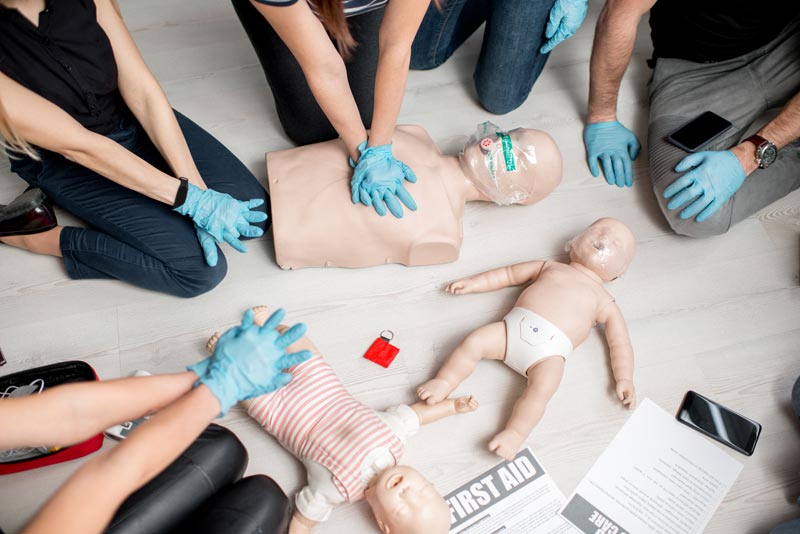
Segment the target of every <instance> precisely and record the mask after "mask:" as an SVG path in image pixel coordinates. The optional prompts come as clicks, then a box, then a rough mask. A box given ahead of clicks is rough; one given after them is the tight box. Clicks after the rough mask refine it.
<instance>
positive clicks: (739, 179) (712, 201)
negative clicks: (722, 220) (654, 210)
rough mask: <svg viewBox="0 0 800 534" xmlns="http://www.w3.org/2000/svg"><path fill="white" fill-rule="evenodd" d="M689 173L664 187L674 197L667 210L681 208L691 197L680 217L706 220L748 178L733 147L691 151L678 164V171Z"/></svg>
mask: <svg viewBox="0 0 800 534" xmlns="http://www.w3.org/2000/svg"><path fill="white" fill-rule="evenodd" d="M689 169H692V170H691V171H689V172H687V173H686V174H684V175H683V176H681V177H680V178H678V179H677V180H675V181H674V182H672V183H671V184H670V185H669V187H667V188H666V189H665V190H664V198H672V200H670V201H669V204H667V209H671V210H674V209H678V208H680V207H681V206H683V205H684V204H686V203H687V202H689V201H690V200H692V199H696V200H695V201H694V202H692V203H691V204H689V206H688V207H687V208H686V209H684V210H683V211H682V212H681V214H680V217H681V219H690V218H692V217H694V216H695V215H697V214H698V213H699V215H697V219H695V220H696V221H697V222H703V221H705V220H706V219H708V218H709V217H711V216H712V215H714V214H715V213H716V212H717V210H719V209H720V208H721V207H722V206H723V205H724V204H725V203H726V202H727V201H728V199H729V198H731V197H732V196H733V195H734V193H736V191H738V190H739V188H740V187H742V183H744V179H745V178H746V177H747V176H746V175H745V173H744V169H743V168H742V164H741V163H739V159H738V158H737V157H736V156H735V155H734V153H733V152H731V151H730V150H721V151H705V152H696V153H694V154H689V155H688V156H686V157H685V158H683V159H682V160H681V161H680V162H679V163H678V164H677V165H676V166H675V172H684V171H688V170H689Z"/></svg>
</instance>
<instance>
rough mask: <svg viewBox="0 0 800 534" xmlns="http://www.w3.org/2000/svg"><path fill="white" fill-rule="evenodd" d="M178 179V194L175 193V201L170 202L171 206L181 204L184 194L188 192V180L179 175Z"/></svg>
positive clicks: (184, 198) (183, 200)
mask: <svg viewBox="0 0 800 534" xmlns="http://www.w3.org/2000/svg"><path fill="white" fill-rule="evenodd" d="M178 180H180V181H181V185H179V186H178V194H177V195H175V202H174V203H173V204H172V207H173V208H177V207H180V206H183V203H184V202H186V195H187V193H189V180H187V179H186V178H184V177H183V176H179V177H178Z"/></svg>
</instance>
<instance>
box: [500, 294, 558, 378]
mask: <svg viewBox="0 0 800 534" xmlns="http://www.w3.org/2000/svg"><path fill="white" fill-rule="evenodd" d="M504 320H505V322H506V357H505V359H504V360H503V361H505V362H506V365H508V366H509V367H511V368H512V369H514V370H515V371H516V372H518V373H519V374H521V375H522V376H527V371H528V369H529V368H530V366H531V365H533V364H535V363H537V362H539V361H541V360H543V359H545V358H547V357H550V356H563V357H564V359H566V358H567V356H569V355H570V354H571V353H572V341H570V339H569V338H568V337H567V335H566V334H565V333H564V332H562V331H561V329H559V328H558V327H557V326H556V325H554V324H553V323H551V322H550V321H548V320H547V319H545V318H543V317H542V316H541V315H538V314H536V313H533V312H532V311H530V310H526V309H525V308H514V309H513V310H511V311H510V312H508V315H506V316H505V319H504Z"/></svg>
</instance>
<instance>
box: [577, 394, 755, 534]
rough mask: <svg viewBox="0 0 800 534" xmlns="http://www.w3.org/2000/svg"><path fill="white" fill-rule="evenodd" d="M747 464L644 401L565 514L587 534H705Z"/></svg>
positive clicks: (578, 491) (651, 403) (597, 463)
mask: <svg viewBox="0 0 800 534" xmlns="http://www.w3.org/2000/svg"><path fill="white" fill-rule="evenodd" d="M741 470H742V464H741V463H740V462H738V461H736V460H734V459H733V458H731V457H730V456H729V455H728V454H726V453H725V452H724V451H722V450H720V449H719V448H718V447H717V446H715V445H713V444H712V443H711V442H710V441H709V440H708V438H705V437H703V436H702V435H701V434H699V433H698V432H696V431H694V430H692V429H690V428H688V427H686V426H684V425H682V424H680V423H678V421H677V420H675V418H674V417H673V416H672V415H671V414H669V413H668V412H666V411H665V410H664V409H662V408H661V407H659V406H658V405H656V404H655V403H654V402H652V401H650V400H648V399H645V400H644V401H643V402H642V404H641V406H639V408H637V409H636V412H634V414H633V415H631V417H630V418H629V419H628V421H627V422H626V423H625V425H624V426H623V427H622V430H620V431H619V433H618V434H617V435H616V437H615V438H614V440H613V441H612V442H611V444H610V445H609V446H608V448H607V449H606V450H605V452H603V454H602V455H601V456H600V458H599V459H598V460H597V462H595V464H594V465H593V466H592V468H591V470H590V471H589V473H588V474H587V475H586V476H585V477H584V478H583V480H582V481H581V482H580V483H579V484H578V487H577V488H576V489H575V493H574V494H573V495H572V497H570V498H569V500H568V501H567V504H566V505H565V506H564V507H563V509H562V510H561V515H562V516H563V517H565V518H566V519H567V520H569V521H570V522H571V523H572V524H573V525H575V527H577V528H578V531H579V532H584V533H585V534H699V533H701V532H702V531H703V529H704V528H705V526H706V525H707V524H708V521H709V520H710V519H711V516H712V515H713V514H714V511H716V509H717V507H718V506H719V505H720V503H721V502H722V499H723V498H724V497H725V494H726V493H728V490H729V489H730V488H731V486H732V485H733V483H734V481H735V480H736V477H737V476H739V472H740V471H741Z"/></svg>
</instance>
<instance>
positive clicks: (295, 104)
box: [232, 0, 384, 145]
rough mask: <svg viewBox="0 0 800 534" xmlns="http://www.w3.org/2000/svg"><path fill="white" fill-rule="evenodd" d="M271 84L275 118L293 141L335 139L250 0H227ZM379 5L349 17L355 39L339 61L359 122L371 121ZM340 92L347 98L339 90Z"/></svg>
mask: <svg viewBox="0 0 800 534" xmlns="http://www.w3.org/2000/svg"><path fill="white" fill-rule="evenodd" d="M232 1H233V7H234V9H235V10H236V14H237V15H239V20H241V22H242V26H244V29H245V31H246V32H247V36H248V37H249V38H250V42H251V43H253V48H255V50H256V54H257V55H258V59H259V61H260V62H261V66H262V68H263V69H264V74H266V76H267V82H268V83H269V86H270V88H271V89H272V97H273V98H274V99H275V108H276V110H277V112H278V119H279V120H280V121H281V126H282V127H283V131H284V132H286V135H287V136H288V137H289V139H291V140H292V141H293V142H294V143H295V144H298V145H308V144H311V143H319V142H321V141H329V140H331V139H336V138H337V137H339V134H338V133H337V132H336V130H335V129H334V128H333V126H332V125H331V123H330V121H329V120H328V118H327V117H326V116H325V114H324V113H323V112H322V108H320V107H319V104H317V101H316V99H315V98H314V95H313V94H312V93H311V89H310V88H309V87H308V82H306V77H305V75H304V74H303V71H302V69H300V65H299V64H298V63H297V60H296V59H295V58H294V56H293V55H292V52H291V51H290V50H289V48H287V47H286V45H285V44H283V41H282V40H281V38H280V37H279V36H278V34H277V33H275V30H273V29H272V26H270V24H269V22H267V20H266V19H265V18H264V17H263V16H262V15H261V13H259V12H258V10H257V9H256V8H255V7H253V4H251V3H250V0H232ZM383 11H384V9H383V8H380V9H376V10H374V11H369V12H367V13H363V14H361V15H356V16H354V17H349V18H348V19H347V22H348V24H349V26H350V33H351V34H352V35H353V38H354V39H355V40H356V42H357V43H358V44H357V46H356V48H355V49H354V50H353V53H352V55H351V57H350V58H349V59H348V60H347V61H346V62H345V67H346V68H347V79H348V81H349V82H350V90H351V91H352V92H353V97H354V98H355V101H356V104H357V105H358V111H359V113H360V114H361V120H362V121H363V123H364V127H365V128H367V129H369V128H370V127H371V126H372V106H373V103H374V101H375V99H374V91H375V73H376V72H377V70H378V30H379V29H380V25H381V21H382V20H383ZM342 98H349V96H348V95H342Z"/></svg>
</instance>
